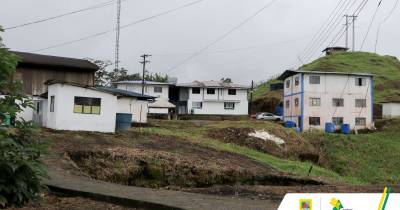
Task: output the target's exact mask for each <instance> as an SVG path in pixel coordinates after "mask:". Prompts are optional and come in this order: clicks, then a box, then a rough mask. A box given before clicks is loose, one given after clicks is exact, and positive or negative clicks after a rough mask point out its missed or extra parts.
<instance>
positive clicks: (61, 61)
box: [11, 51, 99, 72]
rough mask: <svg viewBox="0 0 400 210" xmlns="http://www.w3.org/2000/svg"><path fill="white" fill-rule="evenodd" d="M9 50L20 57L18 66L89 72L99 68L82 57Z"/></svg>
mask: <svg viewBox="0 0 400 210" xmlns="http://www.w3.org/2000/svg"><path fill="white" fill-rule="evenodd" d="M11 52H12V53H13V54H15V55H17V56H19V57H20V61H19V62H18V65H19V66H47V67H59V68H60V71H61V70H62V68H68V69H72V70H79V71H89V72H95V71H97V70H99V67H98V66H97V65H96V64H94V63H92V62H90V61H88V60H84V59H77V58H66V57H59V56H50V55H41V54H34V53H27V52H17V51H11Z"/></svg>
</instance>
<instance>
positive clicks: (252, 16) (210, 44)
mask: <svg viewBox="0 0 400 210" xmlns="http://www.w3.org/2000/svg"><path fill="white" fill-rule="evenodd" d="M276 1H278V0H271V1H269V2H268V3H267V4H265V5H264V6H263V7H261V9H259V10H257V11H256V12H255V13H253V14H252V15H250V16H249V17H247V18H246V19H245V20H244V21H242V22H241V23H240V24H238V25H236V26H235V27H233V28H232V29H230V30H229V31H227V32H226V33H224V34H222V36H220V37H218V38H217V39H216V40H214V41H213V42H211V43H209V44H208V45H206V46H205V47H203V48H201V49H200V50H199V51H197V52H196V53H195V54H193V55H191V56H189V57H187V58H186V59H184V60H183V61H181V62H179V63H178V64H176V65H175V66H173V67H172V68H170V69H169V70H168V71H167V73H170V72H172V71H174V70H176V69H177V68H178V67H180V66H182V65H183V64H185V63H186V62H188V61H189V60H191V59H193V58H195V57H196V56H198V55H200V54H201V53H202V52H204V51H205V50H207V49H208V48H210V47H211V46H213V45H215V44H216V43H218V42H219V41H221V40H223V39H225V38H226V37H228V36H229V35H230V34H231V33H233V32H234V31H236V30H237V29H239V28H240V27H242V26H243V25H245V24H246V23H248V22H249V21H250V20H251V19H253V18H254V17H256V16H257V15H258V14H260V13H261V12H262V11H264V10H265V9H267V8H268V7H270V6H271V5H272V4H273V3H275V2H276Z"/></svg>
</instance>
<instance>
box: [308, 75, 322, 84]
mask: <svg viewBox="0 0 400 210" xmlns="http://www.w3.org/2000/svg"><path fill="white" fill-rule="evenodd" d="M320 78H321V77H320V76H310V84H315V85H316V84H320V83H321V81H320V80H321V79H320Z"/></svg>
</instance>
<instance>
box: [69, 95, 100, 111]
mask: <svg viewBox="0 0 400 210" xmlns="http://www.w3.org/2000/svg"><path fill="white" fill-rule="evenodd" d="M74 104H75V105H74V113H80V114H100V108H101V98H87V97H77V96H75V100H74Z"/></svg>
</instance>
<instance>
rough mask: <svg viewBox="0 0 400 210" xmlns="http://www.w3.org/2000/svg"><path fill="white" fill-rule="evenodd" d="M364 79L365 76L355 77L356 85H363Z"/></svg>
mask: <svg viewBox="0 0 400 210" xmlns="http://www.w3.org/2000/svg"><path fill="white" fill-rule="evenodd" d="M365 84H366V80H365V78H356V86H365Z"/></svg>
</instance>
